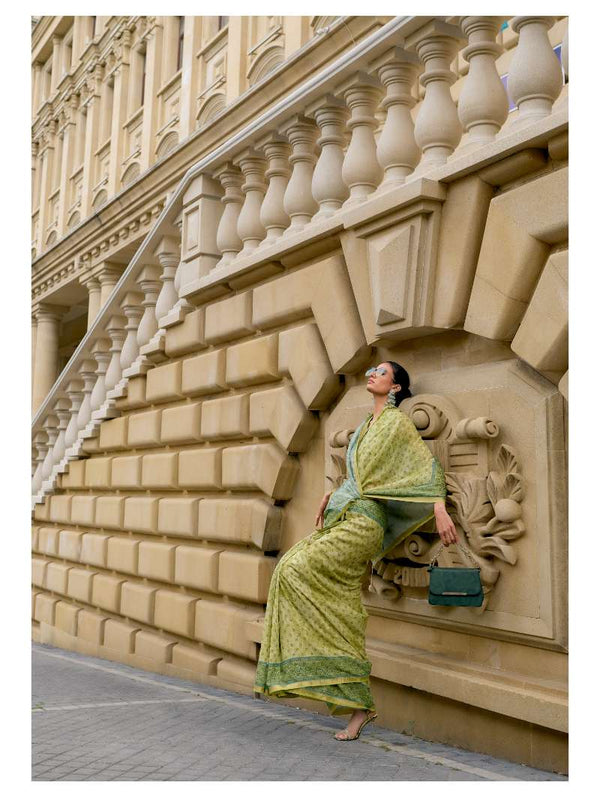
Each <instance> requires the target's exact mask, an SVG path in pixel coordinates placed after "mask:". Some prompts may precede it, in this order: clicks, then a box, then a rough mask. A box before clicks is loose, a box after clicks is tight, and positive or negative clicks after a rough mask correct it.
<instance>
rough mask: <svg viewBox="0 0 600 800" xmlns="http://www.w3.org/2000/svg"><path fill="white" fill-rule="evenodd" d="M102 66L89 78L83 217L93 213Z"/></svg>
mask: <svg viewBox="0 0 600 800" xmlns="http://www.w3.org/2000/svg"><path fill="white" fill-rule="evenodd" d="M101 80H102V67H101V66H100V65H99V64H97V65H96V67H95V69H94V74H93V76H92V77H91V78H89V80H88V86H89V87H90V90H91V94H90V97H89V98H88V100H87V101H86V105H85V108H86V117H85V141H84V146H83V181H82V187H81V219H82V220H84V219H86V218H87V217H89V216H90V214H91V213H92V188H93V185H94V153H95V151H96V148H97V146H98V127H99V119H100V82H101Z"/></svg>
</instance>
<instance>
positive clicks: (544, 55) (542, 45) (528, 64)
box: [508, 17, 562, 129]
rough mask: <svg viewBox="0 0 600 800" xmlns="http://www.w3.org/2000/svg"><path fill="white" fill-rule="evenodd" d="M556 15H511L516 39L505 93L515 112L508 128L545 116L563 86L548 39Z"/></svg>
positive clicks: (520, 125)
mask: <svg viewBox="0 0 600 800" xmlns="http://www.w3.org/2000/svg"><path fill="white" fill-rule="evenodd" d="M555 21H556V18H555V17H514V19H512V20H511V23H510V25H511V28H512V29H513V31H516V32H517V33H518V34H519V42H518V44H517V48H516V50H515V54H514V56H513V59H512V61H511V63H510V67H509V69H508V93H509V94H510V96H511V97H512V99H513V100H514V102H515V103H516V105H517V107H518V109H519V110H518V112H517V114H516V116H515V120H514V122H513V123H512V124H511V126H510V128H511V129H514V128H515V127H517V128H520V127H523V126H524V125H529V124H530V123H531V122H537V120H539V119H543V118H544V117H546V116H548V114H550V112H551V111H552V104H553V103H554V101H555V100H556V98H557V97H558V95H559V94H560V91H561V89H562V70H561V68H560V63H559V61H558V59H557V57H556V53H555V52H554V50H553V49H552V45H551V44H550V40H549V39H548V30H549V29H550V28H551V27H552V26H553V25H554V22H555Z"/></svg>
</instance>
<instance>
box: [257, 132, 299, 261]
mask: <svg viewBox="0 0 600 800" xmlns="http://www.w3.org/2000/svg"><path fill="white" fill-rule="evenodd" d="M256 147H257V149H260V150H262V151H263V152H264V154H265V156H266V157H267V163H268V168H267V170H266V172H265V178H266V179H267V180H268V182H269V183H268V188H267V193H266V194H265V199H264V200H263V203H262V206H261V209H260V221H261V223H262V224H263V226H264V228H265V229H266V231H267V235H266V237H265V238H264V239H263V241H262V242H261V244H260V245H259V246H260V247H267V246H268V245H270V244H272V243H273V242H274V241H275V240H276V239H278V238H279V237H280V236H281V234H282V233H283V232H284V230H285V229H286V228H287V227H288V225H289V224H290V218H289V216H288V215H287V214H286V211H285V208H284V197H285V193H286V189H287V186H288V179H289V177H290V172H291V171H290V168H289V162H288V159H289V156H290V146H289V144H288V142H287V140H286V139H285V137H284V136H282V135H281V134H279V133H270V134H269V135H268V136H267V137H266V138H264V139H262V140H260V141H258V142H257V143H256Z"/></svg>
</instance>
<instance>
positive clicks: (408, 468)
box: [254, 406, 446, 715]
mask: <svg viewBox="0 0 600 800" xmlns="http://www.w3.org/2000/svg"><path fill="white" fill-rule="evenodd" d="M372 418H373V415H372V414H369V416H368V417H367V418H366V419H365V420H364V421H363V422H362V423H361V425H360V426H359V427H358V428H357V429H356V431H355V432H354V434H353V436H352V438H351V440H350V442H349V444H348V450H347V454H346V468H347V476H348V477H347V478H346V480H345V481H344V482H343V483H342V485H341V486H340V487H339V488H338V489H336V491H335V492H334V493H333V494H332V495H331V497H330V498H329V503H328V504H327V507H326V509H325V514H324V520H323V521H324V524H323V527H322V528H318V529H316V530H315V531H313V532H312V533H311V534H310V535H309V536H307V537H306V538H304V539H302V540H301V541H299V542H298V543H297V544H295V545H294V546H293V547H292V548H291V549H290V550H288V551H287V553H285V554H284V555H283V556H282V558H281V559H280V561H279V563H278V564H277V567H276V568H275V571H274V573H273V577H272V578H271V584H270V587H269V595H268V599H267V609H266V613H265V620H264V628H263V637H262V644H261V648H260V654H259V658H258V664H257V669H256V679H255V685H254V691H256V692H262V693H263V694H266V695H271V696H274V697H291V696H294V695H298V696H301V697H309V698H312V699H316V700H323V701H325V703H326V704H327V706H328V708H329V710H330V712H331V713H332V714H336V715H337V714H351V713H352V712H353V711H354V710H355V709H357V708H360V709H364V708H366V709H369V710H372V709H374V703H373V697H372V695H371V690H370V687H369V675H370V671H371V662H370V661H369V660H368V658H367V654H366V650H365V631H366V623H367V617H368V615H367V612H366V611H365V608H364V606H363V603H362V598H361V580H362V577H363V575H364V573H365V570H366V567H367V564H368V562H369V561H377V560H379V559H380V558H382V557H383V556H384V555H385V554H386V553H388V552H389V551H390V550H392V549H393V548H394V547H396V545H397V544H398V543H399V542H401V541H402V539H404V538H405V537H406V536H408V535H409V534H410V533H412V532H413V531H415V530H417V529H418V528H419V527H421V525H423V524H424V523H425V522H427V521H428V520H430V519H431V518H432V517H433V503H435V502H436V501H438V500H444V498H445V496H446V484H445V480H444V472H443V470H442V467H441V464H440V463H439V461H438V460H437V459H436V458H434V457H433V456H432V455H431V453H430V451H429V448H428V447H427V445H426V444H425V442H424V441H423V440H422V439H421V437H420V435H419V432H418V431H417V429H416V427H415V425H414V423H413V422H412V421H411V420H410V418H409V417H408V416H407V415H406V414H405V413H404V412H403V411H400V409H399V408H395V407H394V406H385V407H384V409H383V411H382V412H381V414H379V416H378V417H377V419H376V420H374V421H373V423H372V424H371V425H370V426H369V425H368V423H369V422H370V420H371V419H372Z"/></svg>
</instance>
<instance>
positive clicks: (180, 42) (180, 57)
mask: <svg viewBox="0 0 600 800" xmlns="http://www.w3.org/2000/svg"><path fill="white" fill-rule="evenodd" d="M184 27H185V17H179V37H178V42H177V69H176V72H179V70H180V69H181V65H182V64H183V29H184Z"/></svg>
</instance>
